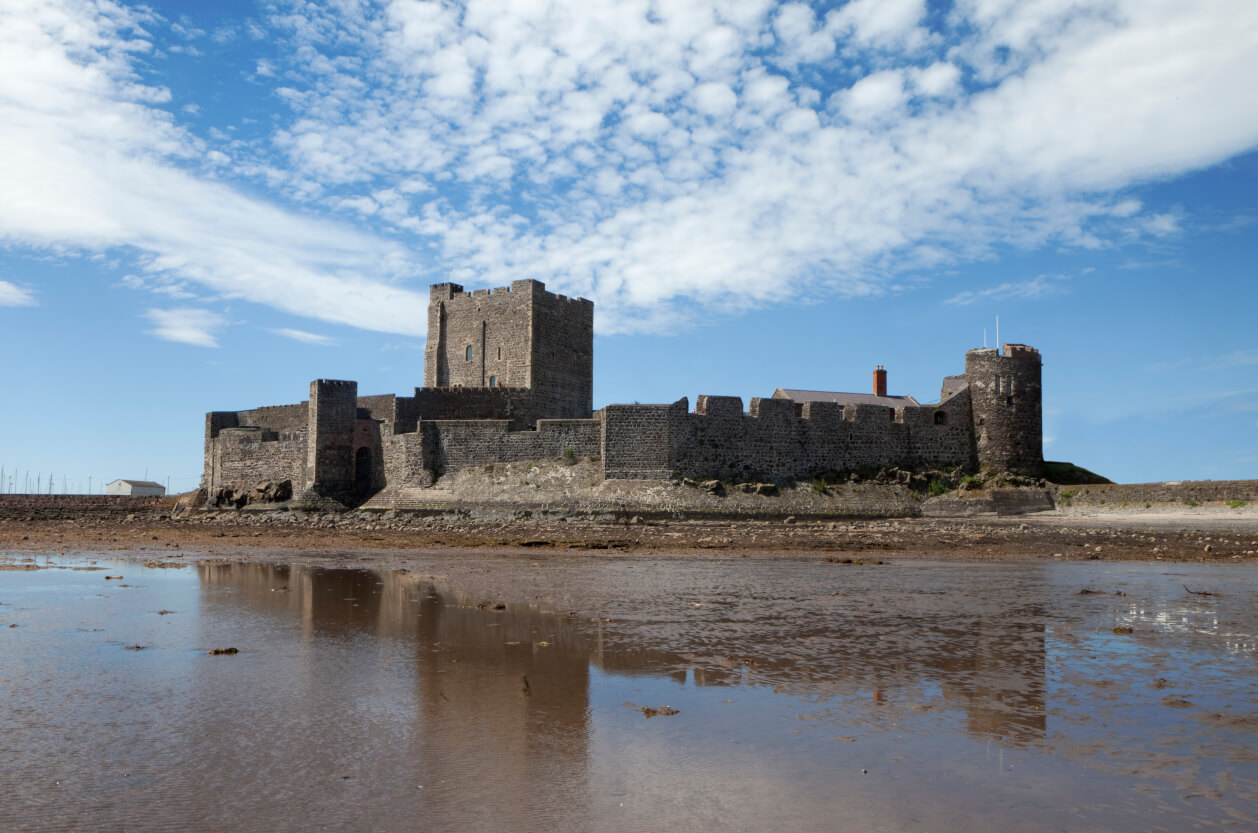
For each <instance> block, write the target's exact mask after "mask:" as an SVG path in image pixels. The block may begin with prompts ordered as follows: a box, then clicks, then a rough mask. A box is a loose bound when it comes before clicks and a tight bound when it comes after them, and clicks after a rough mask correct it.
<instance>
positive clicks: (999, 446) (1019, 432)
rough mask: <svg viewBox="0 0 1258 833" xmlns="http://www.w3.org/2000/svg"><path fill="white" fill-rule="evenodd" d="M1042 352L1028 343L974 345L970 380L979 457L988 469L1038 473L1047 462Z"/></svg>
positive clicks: (967, 364) (967, 372) (968, 358)
mask: <svg viewBox="0 0 1258 833" xmlns="http://www.w3.org/2000/svg"><path fill="white" fill-rule="evenodd" d="M1041 365H1042V362H1041V361H1040V351H1038V350H1036V349H1035V348H1034V347H1028V346H1026V345H1025V344H1006V345H1005V346H1004V349H1003V351H1002V350H997V349H994V348H984V349H981V350H970V351H968V352H966V354H965V378H966V381H967V382H969V385H970V399H971V402H972V407H973V414H974V417H973V418H974V437H975V440H976V442H977V446H978V462H979V465H981V466H983V467H985V468H991V469H996V470H998V471H1008V472H1013V473H1015V474H1024V475H1031V476H1038V475H1039V474H1040V470H1041V468H1042V467H1043V464H1044V446H1043V418H1042V416H1041V394H1040V367H1041Z"/></svg>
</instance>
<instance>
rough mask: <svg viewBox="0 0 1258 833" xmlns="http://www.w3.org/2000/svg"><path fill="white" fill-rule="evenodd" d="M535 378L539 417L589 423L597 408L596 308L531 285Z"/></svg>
mask: <svg viewBox="0 0 1258 833" xmlns="http://www.w3.org/2000/svg"><path fill="white" fill-rule="evenodd" d="M532 327H533V344H532V374H531V377H532V378H531V383H530V387H532V389H533V397H534V406H533V407H534V408H535V410H536V412H537V415H538V416H539V417H548V418H552V417H553V418H564V419H588V418H589V417H590V414H591V413H592V409H593V407H594V304H593V302H592V301H587V300H586V299H584V298H568V297H565V296H563V295H555V294H554V293H551V292H547V291H545V288H544V287H543V285H542V284H540V283H539V284H535V285H534V286H533V309H532Z"/></svg>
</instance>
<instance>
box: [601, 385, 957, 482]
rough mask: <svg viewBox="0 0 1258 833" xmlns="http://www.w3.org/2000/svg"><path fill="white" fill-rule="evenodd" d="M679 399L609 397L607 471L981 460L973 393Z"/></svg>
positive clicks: (788, 474) (646, 473)
mask: <svg viewBox="0 0 1258 833" xmlns="http://www.w3.org/2000/svg"><path fill="white" fill-rule="evenodd" d="M686 407H687V400H685V399H682V400H679V401H678V402H676V403H674V404H673V405H608V406H607V407H605V408H604V409H603V410H602V412H601V413H602V415H603V431H604V436H603V441H602V450H603V471H604V476H605V477H608V478H616V479H662V478H665V477H673V476H681V477H692V478H734V479H751V478H754V479H765V480H793V479H800V478H807V477H812V476H816V475H819V474H826V473H832V472H840V471H850V470H857V469H868V468H880V467H884V466H910V467H911V466H966V465H970V464H971V463H972V461H973V446H972V443H971V442H970V440H969V437H970V430H969V423H970V412H969V400H968V396H966V395H965V394H964V392H962V393H961V394H958V395H955V396H953V397H952V398H951V399H949V400H948V401H946V402H943V403H941V404H939V405H934V406H904V407H900V408H889V407H886V406H882V405H869V404H853V405H848V406H846V407H843V406H839V405H837V404H835V403H833V402H806V403H804V404H803V407H802V409H801V413H802V415H801V416H798V417H797V416H796V415H795V408H794V403H792V402H791V401H790V400H788V399H770V398H758V397H757V398H753V399H752V400H751V403H750V406H749V408H748V410H747V412H746V413H744V412H743V403H742V399H740V398H739V397H733V396H700V397H699V398H698V400H697V401H696V403H695V411H694V413H688V412H687V411H686Z"/></svg>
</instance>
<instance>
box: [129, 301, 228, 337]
mask: <svg viewBox="0 0 1258 833" xmlns="http://www.w3.org/2000/svg"><path fill="white" fill-rule="evenodd" d="M144 316H145V317H146V318H148V319H149V320H150V321H152V322H153V324H154V329H152V330H147V331H146V332H148V333H149V334H150V335H154V336H157V337H158V338H160V339H163V340H165V341H174V342H178V343H180V344H191V345H194V346H196V347H218V340H217V339H216V338H215V336H214V333H215V331H216V330H219V329H222V328H223V326H224V325H225V324H226V323H227V322H226V321H225V320H224V319H223V317H222V316H221V315H219V314H218V313H215V312H211V311H210V310H207V309H197V308H195V307H176V308H175V309H150V310H148V311H147V312H146V313H144Z"/></svg>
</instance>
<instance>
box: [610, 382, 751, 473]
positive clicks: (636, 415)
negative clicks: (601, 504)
mask: <svg viewBox="0 0 1258 833" xmlns="http://www.w3.org/2000/svg"><path fill="white" fill-rule="evenodd" d="M688 408H689V400H687V399H685V398H682V399H679V400H677V401H676V402H674V403H673V404H672V405H608V406H607V407H605V408H604V409H603V410H602V411H601V412H600V416H601V417H602V418H601V420H600V425H601V429H602V430H601V432H600V437H599V445H600V454H601V456H602V459H603V477H605V478H611V479H615V480H667V479H668V478H669V477H671V476H672V471H673V465H674V462H673V461H674V460H675V458H676V456H677V454H678V451H679V450H680V449H679V445H678V444H679V443H680V442H681V438H682V437H683V436H684V432H683V430H682V427H683V426H684V424H685V419H686V411H687V410H688ZM740 411H741V407H740Z"/></svg>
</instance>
